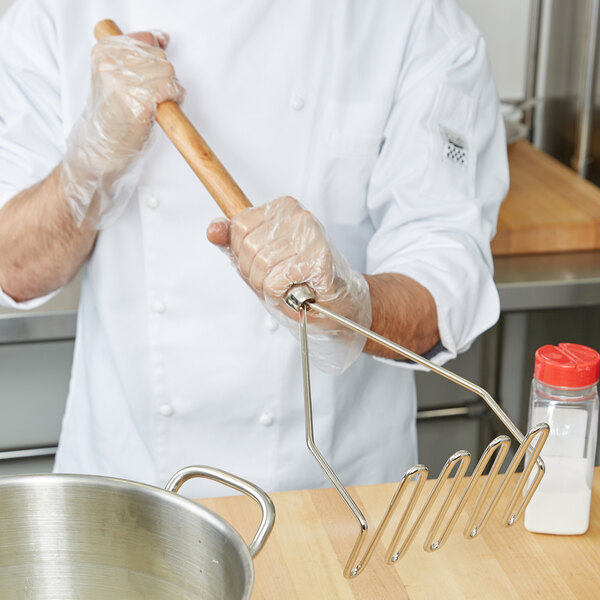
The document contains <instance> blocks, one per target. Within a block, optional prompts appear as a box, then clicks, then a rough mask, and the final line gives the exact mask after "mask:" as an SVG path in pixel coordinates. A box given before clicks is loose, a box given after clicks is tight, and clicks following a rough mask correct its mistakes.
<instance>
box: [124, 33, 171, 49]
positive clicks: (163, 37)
mask: <svg viewBox="0 0 600 600" xmlns="http://www.w3.org/2000/svg"><path fill="white" fill-rule="evenodd" d="M127 37H130V38H132V39H134V40H138V41H139V42H142V43H144V44H148V46H156V47H157V48H162V49H163V50H164V49H165V48H166V47H167V46H168V45H169V39H170V38H169V34H168V33H167V32H166V31H161V30H159V29H153V30H151V31H136V32H134V33H128V34H127Z"/></svg>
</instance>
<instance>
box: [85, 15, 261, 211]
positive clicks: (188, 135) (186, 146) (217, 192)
mask: <svg viewBox="0 0 600 600" xmlns="http://www.w3.org/2000/svg"><path fill="white" fill-rule="evenodd" d="M94 35H95V36H96V39H97V40H101V39H102V38H104V37H107V36H109V35H122V31H121V30H120V29H119V27H118V26H117V24H116V23H115V22H114V21H111V20H110V19H106V20H104V21H100V22H99V23H98V24H97V25H96V27H95V28H94ZM156 120H157V121H158V124H159V125H160V126H161V127H162V128H163V130H164V132H165V133H166V134H167V136H168V137H169V139H170V140H171V141H172V142H173V144H174V145H175V147H176V148H177V150H179V152H181V154H182V156H183V158H185V160H186V161H187V162H188V164H189V165H190V167H192V169H193V171H194V173H196V175H197V176H198V178H199V179H200V181H201V182H202V183H203V184H204V187H206V189H207V190H208V193H209V194H210V195H211V196H212V197H213V198H214V200H215V202H216V203H217V204H218V205H219V207H220V208H221V210H222V211H223V212H224V213H225V216H226V217H227V218H229V219H231V217H234V216H235V215H237V214H238V213H240V212H242V211H243V210H244V209H246V208H249V207H250V206H252V204H251V203H250V201H249V200H248V198H246V195H245V194H244V192H242V190H241V189H240V187H239V186H238V184H237V183H236V182H235V180H234V179H233V177H232V176H231V175H230V174H229V172H228V171H227V169H226V168H225V167H224V166H223V164H222V163H221V161H220V160H219V159H218V158H217V157H216V156H215V154H214V152H213V151H212V150H211V149H210V146H209V145H208V144H207V143H206V142H205V141H204V139H203V138H202V136H201V135H200V134H199V133H198V132H197V131H196V129H195V128H194V126H193V125H192V124H191V122H190V121H189V119H188V118H187V117H186V116H185V114H184V113H183V111H182V110H181V108H180V106H179V104H177V102H173V101H172V100H167V101H165V102H161V103H160V104H159V105H158V107H157V110H156Z"/></svg>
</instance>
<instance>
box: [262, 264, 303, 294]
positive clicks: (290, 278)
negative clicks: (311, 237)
mask: <svg viewBox="0 0 600 600" xmlns="http://www.w3.org/2000/svg"><path fill="white" fill-rule="evenodd" d="M309 279H310V269H309V268H308V265H307V263H303V262H301V261H298V259H297V256H295V255H294V256H291V257H289V258H287V259H286V260H284V261H282V262H280V263H279V264H278V265H276V266H275V267H274V268H273V269H271V271H270V272H269V273H268V274H267V275H266V277H265V278H264V280H263V282H262V291H263V294H264V295H265V296H266V297H268V298H270V299H271V300H276V299H278V298H282V297H283V296H284V295H285V293H286V292H287V291H288V290H289V289H290V288H291V287H292V286H293V285H295V284H297V283H307V282H308V281H309Z"/></svg>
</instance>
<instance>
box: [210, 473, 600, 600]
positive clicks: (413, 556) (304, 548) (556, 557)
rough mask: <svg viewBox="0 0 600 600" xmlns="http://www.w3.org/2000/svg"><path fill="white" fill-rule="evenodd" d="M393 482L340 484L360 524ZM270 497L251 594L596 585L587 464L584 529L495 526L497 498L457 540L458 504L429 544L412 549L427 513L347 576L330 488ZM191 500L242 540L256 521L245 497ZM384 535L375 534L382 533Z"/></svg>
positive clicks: (599, 527)
mask: <svg viewBox="0 0 600 600" xmlns="http://www.w3.org/2000/svg"><path fill="white" fill-rule="evenodd" d="M432 484H433V481H428V482H427V484H426V485H427V486H431V485H432ZM395 487H396V486H395V484H384V485H372V486H361V487H355V488H350V490H351V493H352V494H353V496H354V497H355V499H357V500H358V501H359V504H361V509H364V511H365V515H366V517H367V519H368V521H369V525H370V533H372V532H373V531H374V530H375V528H376V526H377V524H378V522H379V519H380V517H381V515H382V514H383V512H384V510H385V508H386V507H387V505H388V503H389V501H390V499H391V497H392V494H393V491H394V489H395ZM425 491H427V488H426V489H425ZM271 497H272V499H273V501H274V503H275V508H276V511H277V516H276V520H275V527H274V529H273V532H272V534H271V536H270V538H269V540H268V541H267V543H266V545H265V547H264V548H263V550H262V551H261V553H260V554H259V555H258V556H257V557H256V558H255V563H254V564H255V584H254V592H253V595H252V598H253V600H296V599H298V600H357V599H360V600H387V599H394V600H400V599H405V598H409V599H411V600H435V599H438V598H439V599H444V600H452V599H455V598H459V599H463V598H464V599H469V600H473V599H476V600H479V599H484V600H495V599H498V600H507V599H513V598H514V599H519V600H522V599H526V598H543V599H544V600H550V599H554V598H556V599H559V598H560V599H561V600H563V599H569V598H573V599H577V600H584V599H586V598H590V599H592V598H598V597H599V594H600V592H599V590H600V468H597V469H596V474H595V480H594V491H593V500H592V514H591V517H590V528H589V530H588V532H587V533H586V534H585V535H582V536H552V535H542V534H534V533H530V532H528V531H527V530H526V529H525V528H524V527H523V520H522V519H521V520H520V521H519V522H518V523H517V524H516V525H515V526H514V527H513V528H505V527H503V526H502V525H501V523H500V518H501V512H502V507H503V504H502V503H501V505H500V506H499V507H496V510H495V511H494V513H493V514H492V517H491V518H490V520H489V522H488V524H487V525H486V528H485V529H484V531H483V532H482V533H481V536H480V537H478V538H476V539H473V540H466V539H465V538H463V536H462V528H463V526H464V524H465V522H466V518H467V515H468V513H469V504H468V505H467V511H463V513H462V515H461V517H460V518H459V520H458V522H457V523H456V525H455V527H454V530H453V532H452V534H451V535H450V537H449V539H448V541H447V542H446V544H445V545H444V546H443V547H442V548H441V549H440V550H439V551H437V552H435V553H428V552H425V551H423V549H422V544H423V540H424V536H425V534H426V531H427V525H428V524H429V523H430V522H431V519H428V520H427V521H426V522H425V526H424V527H423V528H422V529H421V530H420V532H419V534H418V535H417V538H416V539H415V541H414V542H413V545H412V546H411V547H410V548H409V550H408V552H407V553H406V555H405V556H404V557H403V558H402V559H401V561H400V563H399V564H398V565H397V566H387V565H386V564H385V563H384V560H383V554H384V552H385V549H384V546H383V542H381V543H380V544H379V547H378V548H377V550H376V551H375V554H374V555H373V557H372V558H371V561H370V563H369V564H368V565H367V567H366V568H365V571H364V572H363V573H362V574H361V575H359V576H358V577H357V578H356V579H353V580H348V579H345V578H344V576H343V574H342V570H343V566H344V564H345V561H346V559H347V557H348V553H349V551H350V548H351V547H352V544H353V543H354V539H355V536H356V534H357V529H356V528H357V525H356V521H355V520H354V517H353V516H352V515H351V513H350V512H349V511H348V509H347V507H346V506H345V504H343V501H342V500H340V498H339V497H338V495H337V492H336V491H335V490H333V489H323V490H302V491H295V492H276V493H273V494H271ZM471 499H473V496H471ZM506 500H508V499H506ZM201 502H202V504H204V505H205V506H207V507H208V508H209V509H211V510H213V511H214V512H217V513H218V514H220V515H221V516H223V517H224V518H225V519H227V520H228V521H229V522H230V523H231V524H232V525H233V526H234V527H235V528H236V529H238V531H240V533H241V534H242V536H243V537H244V539H245V540H246V541H249V540H250V539H251V537H252V535H253V533H254V528H255V527H256V524H258V520H259V510H258V507H257V506H256V504H255V503H254V502H253V501H252V500H251V499H249V498H246V497H241V496H231V497H227V498H211V499H206V500H202V501H201ZM501 502H502V501H501ZM470 504H472V500H471V502H470ZM394 524H395V521H394V522H393V523H392V525H394ZM392 528H393V527H392ZM390 535H391V532H390V533H388V536H387V537H386V536H385V535H384V541H385V540H387V539H389V537H390Z"/></svg>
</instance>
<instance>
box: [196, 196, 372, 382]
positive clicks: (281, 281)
mask: <svg viewBox="0 0 600 600" xmlns="http://www.w3.org/2000/svg"><path fill="white" fill-rule="evenodd" d="M207 235H208V239H209V240H210V241H211V242H213V243H215V244H217V245H219V246H221V247H222V248H223V249H224V250H225V251H226V252H227V254H228V255H229V256H230V258H231V260H232V262H233V264H234V265H235V266H236V267H237V269H238V271H239V272H240V274H241V276H242V277H243V278H244V280H245V281H246V282H247V283H248V284H249V285H250V286H251V287H252V289H253V290H254V291H255V292H256V293H257V294H258V295H259V297H260V298H262V299H263V300H264V302H265V304H266V306H267V308H268V310H269V312H270V313H271V314H273V315H274V316H275V317H276V318H277V319H278V321H279V322H281V323H284V324H285V325H286V326H287V327H288V328H289V329H291V330H292V331H293V332H297V331H298V314H297V313H296V312H295V311H294V310H293V309H291V308H289V307H288V306H287V305H286V304H285V302H284V301H283V297H284V296H285V294H286V292H287V291H288V290H289V289H290V287H292V286H293V285H295V284H298V283H307V284H308V285H309V286H310V287H311V288H312V289H313V291H314V292H315V296H316V299H317V302H319V303H320V304H322V305H323V306H326V307H327V308H329V309H330V310H332V311H335V312H337V313H339V314H341V315H343V316H345V317H347V318H349V319H351V320H353V321H356V322H357V323H360V324H361V325H364V326H365V327H369V326H370V325H371V300H370V292H369V286H368V284H367V282H366V280H365V278H364V277H363V275H362V274H361V273H358V272H357V271H354V270H353V269H351V268H350V266H349V265H348V262H347V261H346V259H345V258H344V257H343V256H342V254H341V253H340V252H339V251H338V250H337V249H336V248H335V247H334V246H333V245H332V244H331V243H330V242H329V241H328V240H327V236H326V235H325V231H324V229H323V226H322V225H321V224H320V223H319V221H318V220H317V219H316V218H315V217H314V216H313V215H312V214H311V213H310V212H309V211H307V210H305V209H304V208H303V207H302V206H301V205H300V204H299V203H298V201H296V200H294V199H293V198H290V197H284V198H279V199H277V200H274V201H273V202H269V203H267V204H264V205H262V206H258V207H255V208H249V209H247V210H245V211H243V212H242V213H240V214H239V215H237V216H236V217H234V218H233V219H232V220H231V222H228V221H226V220H218V221H215V222H213V223H212V224H211V225H210V226H209V229H208V232H207ZM309 317H310V322H309V335H310V339H309V347H310V354H311V358H312V359H313V361H314V362H315V363H316V364H317V366H319V368H321V369H322V370H325V371H329V372H337V373H341V372H342V371H344V370H345V369H346V368H347V367H348V366H350V365H351V364H352V363H353V362H354V360H356V358H357V357H358V356H359V355H360V353H361V351H362V349H363V347H364V344H365V338H364V337H363V336H361V335H359V334H356V333H354V332H352V331H350V330H349V329H347V328H345V327H343V326H340V325H338V324H337V323H335V322H333V321H331V320H330V319H327V318H325V317H323V316H321V315H319V314H318V313H316V312H312V313H310V312H309Z"/></svg>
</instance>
